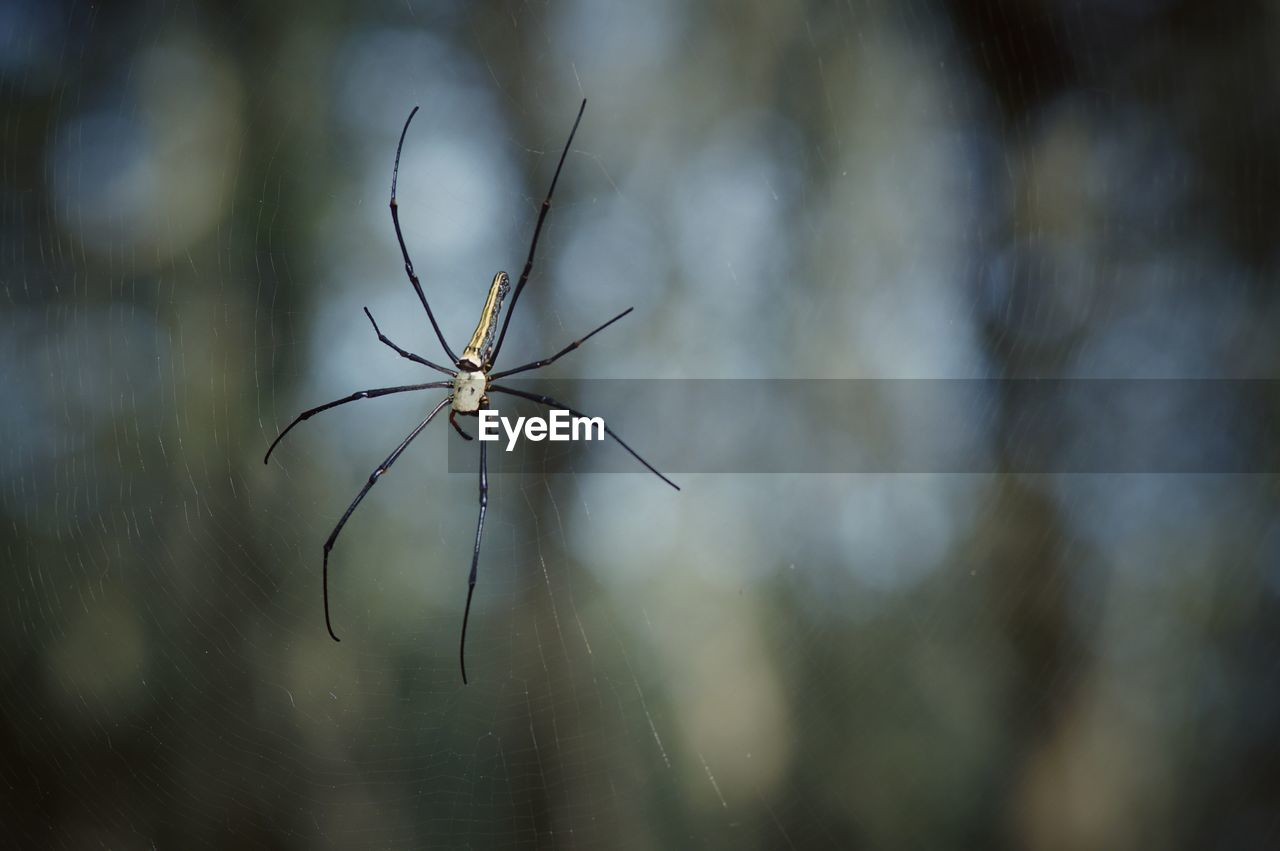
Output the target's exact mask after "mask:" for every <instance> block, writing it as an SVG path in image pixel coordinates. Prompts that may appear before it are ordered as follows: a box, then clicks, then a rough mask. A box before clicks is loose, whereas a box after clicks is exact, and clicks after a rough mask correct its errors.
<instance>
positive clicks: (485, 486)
mask: <svg viewBox="0 0 1280 851" xmlns="http://www.w3.org/2000/svg"><path fill="white" fill-rule="evenodd" d="M488 451H489V443H488V442H487V441H484V440H482V441H480V519H479V520H478V521H477V522H476V546H475V549H473V550H472V551H471V576H470V577H468V578H467V607H466V608H465V609H464V610H463V611H462V637H461V638H460V639H459V640H458V662H459V664H461V665H462V684H463V685H464V686H465V685H466V684H467V621H468V620H470V618H471V595H472V594H474V593H475V592H476V566H477V565H479V564H480V535H481V534H482V533H483V532H484V513H485V511H487V510H488V508H489V455H488Z"/></svg>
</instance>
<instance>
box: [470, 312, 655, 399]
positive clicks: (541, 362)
mask: <svg viewBox="0 0 1280 851" xmlns="http://www.w3.org/2000/svg"><path fill="white" fill-rule="evenodd" d="M633 310H635V308H634V307H628V308H627V309H626V310H624V311H622V312H621V313H619V314H618V315H617V316H615V317H613V318H612V319H610V320H609V321H608V322H606V323H604V324H603V325H601V326H600V327H599V328H597V329H596V330H594V331H592V332H591V333H590V334H588V335H586V336H585V337H579V338H578V339H577V340H574V341H573V342H572V343H570V344H569V345H567V346H565V347H564V348H563V349H561V350H560V351H558V352H556V353H555V354H554V355H552V356H551V357H549V358H543V359H542V360H536V361H533V362H531V363H527V364H525V365H524V366H517V367H516V368H515V369H507V370H503V371H502V372H497V373H494V374H493V375H490V376H489V380H490V381H493V380H496V379H499V378H506V377H507V376H508V375H515V374H516V373H517V372H528V371H529V370H531V369H542V367H544V366H549V365H550V364H553V363H555V362H556V361H558V360H560V358H562V357H564V356H565V355H567V354H569V352H571V351H573V350H574V349H576V348H578V346H581V345H582V344H583V343H585V342H586V341H587V340H590V339H591V338H592V337H594V336H595V335H596V334H599V333H600V332H601V331H603V330H604V329H606V328H608V327H609V326H610V325H612V324H613V323H615V322H617V321H618V320H619V319H621V318H622V317H624V316H626V315H627V314H628V313H630V312H631V311H633Z"/></svg>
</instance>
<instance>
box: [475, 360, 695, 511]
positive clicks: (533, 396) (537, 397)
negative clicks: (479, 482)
mask: <svg viewBox="0 0 1280 851" xmlns="http://www.w3.org/2000/svg"><path fill="white" fill-rule="evenodd" d="M489 389H490V390H492V391H493V392H495V393H506V394H507V395H508V396H519V397H521V398H523V399H528V400H530V401H531V402H538V403H540V404H543V405H546V406H547V407H549V408H563V409H564V410H566V411H568V412H569V413H571V414H573V415H574V416H575V417H585V416H586V414H584V413H582V412H581V411H575V410H574V409H573V408H570V407H569V406H568V405H566V404H565V403H564V402H557V401H556V400H555V399H552V398H551V397H550V396H543V395H541V394H539V393H526V392H524V391H523V390H513V389H512V388H510V387H499V386H498V385H496V384H490V385H489ZM604 431H605V434H607V435H609V436H610V437H612V438H613V439H614V440H616V441H618V445H619V446H621V447H622V448H623V449H625V450H627V451H628V452H630V453H631V457H632V458H634V459H636V460H637V461H639V462H640V463H641V464H643V465H644V466H645V467H646V468H647V469H648V470H649V472H650V473H653V474H654V475H655V476H657V477H658V478H659V479H662V480H663V481H664V482H666V483H667V484H669V485H671V487H673V488H675V489H676V490H680V486H679V485H677V484H676V483H675V482H673V481H671V480H670V479H668V478H667V477H666V476H664V475H662V474H661V473H659V472H658V470H657V468H656V467H654V466H653V465H652V464H650V463H649V462H648V461H646V460H644V459H643V458H641V457H640V453H638V452H636V451H635V450H634V449H632V448H631V447H630V446H627V444H626V442H625V441H624V440H623V439H622V438H620V437H618V435H617V434H615V433H614V431H613V429H611V428H609V425H608V423H605V427H604ZM481 446H484V444H483V443H482V444H481Z"/></svg>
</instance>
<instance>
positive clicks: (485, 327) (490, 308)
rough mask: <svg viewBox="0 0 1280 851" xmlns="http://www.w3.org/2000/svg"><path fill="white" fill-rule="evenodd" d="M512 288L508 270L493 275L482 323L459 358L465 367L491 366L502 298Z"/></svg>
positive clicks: (481, 317)
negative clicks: (490, 361)
mask: <svg viewBox="0 0 1280 851" xmlns="http://www.w3.org/2000/svg"><path fill="white" fill-rule="evenodd" d="M510 289H511V279H510V278H508V277H507V273H506V272H499V273H498V274H496V275H494V276H493V283H492V284H490V285H489V296H488V298H486V299H485V300H484V311H483V312H482V313H481V314H480V324H478V325H476V332H475V333H474V334H472V335H471V342H470V343H467V347H466V348H465V349H463V350H462V357H461V358H459V360H460V361H462V367H463V369H470V370H472V371H475V370H480V369H485V368H487V367H488V366H489V360H490V359H491V358H492V357H493V343H494V339H495V338H496V337H497V336H498V314H499V313H501V312H502V300H503V299H504V298H506V297H507V291H508V290H510Z"/></svg>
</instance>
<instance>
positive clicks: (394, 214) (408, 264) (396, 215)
mask: <svg viewBox="0 0 1280 851" xmlns="http://www.w3.org/2000/svg"><path fill="white" fill-rule="evenodd" d="M417 114H418V108H417V107H416V106H415V107H414V108H413V111H412V112H410V113H409V117H408V118H406V119H405V120H404V129H403V130H401V131H400V144H398V145H396V164H395V167H394V168H393V169H392V170H391V221H392V223H393V224H394V225H395V226H396V239H397V240H399V242H400V253H401V254H403V255H404V272H405V274H406V275H408V276H409V283H411V284H413V289H414V291H415V292H417V294H418V301H420V302H422V306H423V307H424V308H426V311H427V318H428V319H430V320H431V327H432V328H434V329H435V332H436V339H437V340H439V341H440V345H441V346H442V347H443V348H444V351H445V354H447V355H448V356H449V360H450V362H451V363H453V364H454V365H455V366H456V365H457V363H458V356H457V355H455V354H454V353H453V349H451V348H449V344H448V343H446V342H445V339H444V334H442V333H440V326H439V325H437V324H436V317H435V314H434V313H432V312H431V305H429V304H427V296H426V293H424V292H423V291H422V283H421V282H420V281H419V280H418V274H417V273H416V272H414V271H413V261H412V260H410V259H409V249H408V248H407V247H406V246H405V244H404V234H403V233H401V232H400V207H399V205H398V204H396V180H397V179H399V177H400V150H401V149H402V148H403V147H404V137H405V134H406V133H408V132H409V122H410V121H413V117H414V116H415V115H417Z"/></svg>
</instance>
